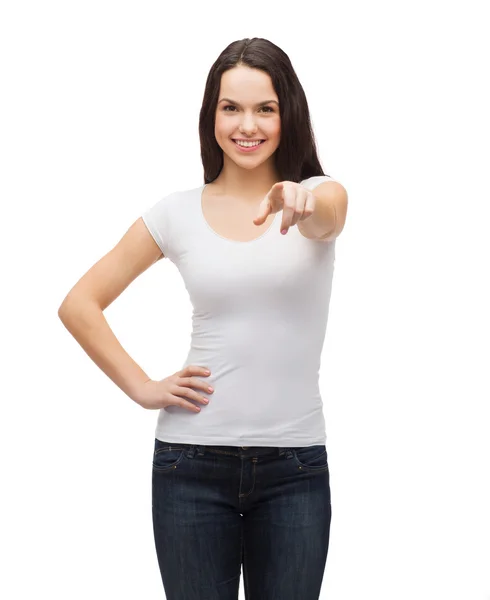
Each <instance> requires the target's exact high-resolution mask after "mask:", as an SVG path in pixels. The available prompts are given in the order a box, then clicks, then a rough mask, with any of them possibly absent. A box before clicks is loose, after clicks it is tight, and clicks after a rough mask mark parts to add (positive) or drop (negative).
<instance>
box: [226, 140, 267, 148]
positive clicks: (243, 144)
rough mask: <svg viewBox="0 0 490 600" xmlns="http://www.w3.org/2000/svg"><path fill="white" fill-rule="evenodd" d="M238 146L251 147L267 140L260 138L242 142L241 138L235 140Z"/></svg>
mask: <svg viewBox="0 0 490 600" xmlns="http://www.w3.org/2000/svg"><path fill="white" fill-rule="evenodd" d="M233 141H234V142H235V144H236V145H237V146H243V147H244V148H251V147H252V146H258V145H259V144H262V143H263V142H264V141H265V140H258V141H255V142H242V141H241V140H233Z"/></svg>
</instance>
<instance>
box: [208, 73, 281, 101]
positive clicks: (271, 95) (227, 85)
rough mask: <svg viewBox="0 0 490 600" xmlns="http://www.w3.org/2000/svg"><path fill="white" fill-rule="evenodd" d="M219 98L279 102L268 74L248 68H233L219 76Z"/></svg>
mask: <svg viewBox="0 0 490 600" xmlns="http://www.w3.org/2000/svg"><path fill="white" fill-rule="evenodd" d="M219 93H220V97H221V96H228V97H229V98H233V99H234V100H237V101H238V102H240V101H243V102H246V101H247V99H249V100H250V101H254V102H255V101H260V100H266V99H271V100H272V99H274V100H279V99H278V97H277V94H276V93H275V91H274V87H273V85H272V79H271V78H270V76H269V74H268V73H265V72H264V71H261V70H260V69H251V68H250V67H243V66H241V67H234V68H232V69H229V70H228V71H225V72H224V73H223V75H222V76H221V85H220V90H219Z"/></svg>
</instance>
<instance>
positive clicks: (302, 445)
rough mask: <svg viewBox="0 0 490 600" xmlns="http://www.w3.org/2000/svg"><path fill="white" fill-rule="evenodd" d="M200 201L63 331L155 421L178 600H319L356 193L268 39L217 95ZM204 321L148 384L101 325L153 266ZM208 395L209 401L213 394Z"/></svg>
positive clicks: (205, 135)
mask: <svg viewBox="0 0 490 600" xmlns="http://www.w3.org/2000/svg"><path fill="white" fill-rule="evenodd" d="M199 134H200V139H201V156H202V162H203V167H204V185H200V186H199V187H194V188H192V189H187V188H186V189H184V190H180V191H176V192H174V193H171V194H169V195H167V196H166V197H164V198H163V199H161V200H159V201H158V202H157V203H156V204H154V205H152V206H150V207H149V208H148V209H147V210H145V211H144V213H143V214H142V217H141V218H139V219H138V220H137V221H136V222H135V223H133V225H132V226H131V227H130V229H129V230H128V232H127V233H126V234H125V235H124V237H123V238H122V239H121V241H120V242H119V243H118V244H117V246H116V247H115V248H114V249H113V250H111V252H109V253H108V254H107V255H106V256H104V257H103V258H102V259H101V260H100V261H99V262H98V263H97V264H95V265H94V266H93V267H92V268H91V269H90V271H88V273H87V274H86V275H84V277H82V279H81V280H80V281H79V282H78V283H77V285H76V286H75V287H74V288H73V289H72V290H71V291H70V293H69V294H68V296H67V298H66V299H65V301H64V302H63V304H62V306H61V307H60V311H59V314H60V317H61V318H62V320H63V322H64V324H65V326H66V327H67V328H68V329H69V331H70V332H71V333H72V334H73V335H74V336H75V337H76V339H77V341H78V342H79V343H80V344H81V345H82V346H83V347H84V349H85V350H86V352H87V353H88V354H89V356H90V357H91V358H92V359H93V360H94V361H95V363H96V364H97V365H98V366H99V367H100V368H101V369H103V370H104V372H105V373H106V374H107V375H108V376H109V377H110V378H111V379H112V380H113V381H114V383H115V384H116V385H118V386H119V387H120V388H121V389H122V390H123V391H124V392H125V393H126V394H127V395H128V396H129V397H130V398H131V399H133V400H134V401H135V402H137V403H138V404H139V405H141V406H142V407H143V408H147V409H158V410H159V416H158V423H157V427H156V435H155V440H154V451H153V469H152V490H153V505H152V510H153V526H154V535H155V545H156V551H157V557H158V563H159V567H160V571H161V576H162V581H163V586H164V589H165V594H166V597H167V598H168V600H212V599H213V600H214V599H216V600H218V599H219V600H231V599H233V600H236V599H237V598H238V590H239V581H240V574H241V566H242V565H243V573H244V588H245V592H246V597H247V598H263V599H264V600H266V599H268V598H280V599H281V600H299V599H301V600H314V599H317V598H318V597H319V594H320V588H321V583H322V579H323V574H324V569H325V564H326V558H327V550H328V544H329V532H330V521H331V499H330V485H329V468H328V462H327V450H326V445H325V443H326V433H325V422H324V417H323V409H322V398H321V395H320V391H319V387H318V375H319V368H320V354H321V351H322V347H323V342H324V337H325V331H326V325H327V316H328V307H329V301H330V293H331V284H332V277H333V270H334V259H335V240H336V238H337V236H338V235H339V233H340V232H341V231H342V229H343V226H344V223H345V218H346V211H347V194H346V190H345V189H344V187H343V186H342V185H341V184H340V183H339V182H336V181H334V180H333V179H331V178H330V177H329V176H327V175H325V174H324V173H323V170H322V168H321V166H320V162H319V160H318V157H317V153H316V148H315V141H314V135H313V132H312V128H311V122H310V117H309V112H308V105H307V101H306V98H305V94H304V91H303V88H302V87H301V84H300V82H299V81H298V78H297V76H296V74H295V72H294V70H293V67H292V65H291V63H290V60H289V58H288V56H287V55H286V54H285V53H284V52H283V51H282V50H281V49H280V48H278V47H277V46H276V45H274V44H273V43H271V42H269V41H268V40H265V39H262V38H253V39H249V38H247V39H244V40H240V41H236V42H233V43H232V44H230V45H229V46H228V47H227V48H226V49H225V50H224V51H223V52H222V53H221V55H220V56H219V57H218V59H217V60H216V62H215V63H214V64H213V66H212V68H211V71H210V73H209V75H208V78H207V81H206V87H205V91H204V101H203V104H202V108H201V113H200V120H199ZM163 257H167V258H169V259H170V260H171V261H172V262H173V263H174V264H175V265H176V266H177V268H178V269H179V271H180V273H181V275H182V277H183V279H184V281H185V285H186V288H187V290H188V292H189V295H190V299H191V302H192V304H193V307H194V312H193V332H192V340H191V347H190V349H189V353H188V356H187V358H186V360H185V361H184V363H183V366H182V369H181V370H180V371H178V372H177V373H174V374H172V375H170V376H168V377H166V378H165V379H162V380H160V381H153V380H151V379H150V378H149V377H148V376H147V374H146V373H145V372H144V371H143V370H142V369H141V367H140V366H139V365H137V364H136V363H135V361H133V359H132V358H131V357H130V356H129V355H128V354H127V353H126V352H125V350H124V349H123V348H122V347H121V345H120V344H119V342H118V341H117V339H116V337H115V336H114V334H113V333H112V331H111V329H110V328H109V326H108V324H107V322H106V320H105V318H104V317H103V314H102V312H103V310H104V309H105V308H106V307H107V306H108V305H109V304H110V303H111V302H113V301H114V299H115V298H117V297H118V296H119V294H121V293H122V291H123V290H124V289H125V288H126V287H127V286H128V285H129V284H130V283H131V282H132V281H133V280H134V279H135V278H136V277H138V276H139V275H140V274H141V273H142V272H143V271H145V270H146V269H147V268H149V267H150V266H151V265H152V264H154V263H155V261H157V260H159V259H161V258H163ZM210 385H212V387H209V386H210Z"/></svg>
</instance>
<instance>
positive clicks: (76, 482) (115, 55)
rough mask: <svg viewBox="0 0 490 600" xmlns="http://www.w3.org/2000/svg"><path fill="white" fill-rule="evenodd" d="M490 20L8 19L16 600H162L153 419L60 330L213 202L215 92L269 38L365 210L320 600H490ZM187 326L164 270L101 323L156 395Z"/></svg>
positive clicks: (334, 170) (137, 7)
mask: <svg viewBox="0 0 490 600" xmlns="http://www.w3.org/2000/svg"><path fill="white" fill-rule="evenodd" d="M485 5H486V3H485V2H483V1H482V2H476V1H468V0H467V1H465V2H444V3H443V2H435V1H430V2H428V1H427V0H425V1H423V2H421V1H412V2H410V3H399V2H388V1H385V2H380V1H373V2H361V1H357V2H353V1H349V0H342V2H325V1H322V2H318V3H315V2H301V3H293V4H291V5H287V4H285V3H284V2H279V1H269V2H266V3H257V4H255V3H238V4H237V3H224V2H205V3H202V4H199V5H197V4H196V5H189V4H187V3H164V2H156V1H152V2H150V1H142V0H140V1H139V2H121V1H119V2H115V1H107V0H97V1H96V2H94V1H91V0H85V1H84V2H66V1H63V2H62V1H58V2H55V1H52V0H46V1H45V2H22V1H17V2H15V3H14V2H10V3H7V2H4V3H2V7H1V12H0V23H1V25H0V55H1V57H2V58H1V86H2V92H1V95H0V102H1V112H0V118H1V134H0V151H1V156H0V159H1V171H2V175H1V180H0V185H1V190H0V192H1V207H2V217H3V218H2V227H1V232H2V234H1V236H0V238H1V248H0V250H1V260H2V289H3V291H2V295H1V302H2V311H1V318H2V333H1V336H0V337H1V344H2V348H1V350H2V378H1V392H0V393H1V397H2V403H1V408H2V415H1V419H0V428H1V429H0V451H1V456H2V464H1V479H2V489H3V492H2V496H1V498H2V510H1V523H0V527H1V532H2V534H1V548H0V549H1V552H2V555H3V557H2V577H1V579H0V596H1V597H2V598H6V599H8V600H17V599H19V600H20V599H22V600H24V599H25V598H50V599H51V600H55V599H63V600H66V599H70V600H78V599H84V600H85V599H87V598H90V599H94V600H99V599H100V600H102V599H104V600H105V599H107V598H118V599H120V600H122V599H126V598H128V599H135V598H145V600H151V599H153V598H154V599H159V598H163V597H164V594H163V587H162V583H161V580H160V573H159V570H158V564H157V558H156V553H155V549H154V541H153V531H152V522H151V470H152V469H151V462H152V451H153V443H154V436H153V434H154V428H155V425H156V419H157V414H158V413H157V412H156V411H147V410H144V409H142V408H141V407H140V406H138V405H137V404H135V403H134V402H133V401H132V400H131V399H129V398H128V397H127V396H126V395H125V394H124V393H122V392H121V390H120V389H119V388H118V387H117V386H116V385H115V384H114V383H113V382H112V381H111V380H110V379H109V378H108V377H107V376H106V375H104V373H103V372H102V371H101V370H99V369H98V367H97V366H96V365H95V364H94V363H93V362H92V361H91V360H90V359H89V358H88V356H87V355H86V354H85V352H84V351H83V350H82V348H81V347H80V346H79V345H78V344H77V342H76V340H75V339H74V338H73V337H72V336H71V335H70V334H69V333H68V331H67V330H66V329H65V328H64V326H63V324H62V323H61V321H60V320H59V318H58V315H57V311H58V308H59V305H60V304H61V302H62V300H63V298H64V297H65V295H66V294H67V293H68V291H69V290H70V289H71V287H72V286H73V285H74V284H75V283H76V282H77V281H78V279H79V278H80V277H81V276H82V275H83V274H84V273H85V272H86V271H87V270H88V269H89V268H90V267H91V266H92V265H93V264H94V263H95V262H96V261H97V260H99V259H100V258H101V257H102V256H103V255H104V254H106V253H107V252H108V251H109V250H110V249H111V248H112V247H113V246H114V245H115V244H116V243H117V242H118V241H119V239H120V238H121V237H122V236H123V235H124V233H125V232H126V231H127V229H128V228H129V226H130V225H131V224H132V223H133V222H134V220H135V219H137V218H138V217H139V216H140V214H141V213H142V212H143V210H144V209H145V208H147V207H149V206H151V205H152V204H153V203H154V202H156V201H157V200H158V199H160V198H161V197H163V196H164V195H166V194H169V193H171V192H172V191H175V190H178V189H185V188H188V189H190V188H192V187H197V186H199V185H202V183H203V172H202V165H201V162H200V148H199V136H198V116H199V110H200V106H201V102H202V96H203V91H204V84H205V79H206V77H207V74H208V71H209V69H210V67H211V65H212V63H213V62H214V61H215V60H216V58H217V56H218V55H219V53H220V52H221V51H222V50H223V49H224V48H225V47H226V46H227V45H228V44H229V43H230V42H232V41H234V40H238V39H242V38H245V37H254V36H257V37H265V38H267V39H269V40H271V41H273V42H274V43H275V44H277V45H279V46H280V47H281V48H283V50H284V51H285V52H286V53H287V54H288V55H289V57H290V59H291V61H292V63H293V66H294V68H295V70H296V72H297V74H298V77H299V79H300V81H301V83H302V85H303V87H304V89H305V92H306V95H307V98H308V102H309V106H310V110H311V117H312V121H313V126H314V130H315V134H316V137H317V143H318V149H319V154H320V160H321V162H322V165H323V167H324V170H325V172H326V173H328V174H329V175H331V176H332V177H333V178H334V179H336V180H338V181H340V182H341V183H342V184H343V185H344V186H345V188H346V189H347V191H348V195H349V211H348V216H347V223H346V226H345V229H344V231H343V232H342V234H341V235H340V237H339V238H338V240H337V245H336V263H335V275H334V282H333V291H332V299H331V305H330V315H329V322H328V328H327V336H326V341H325V346H324V352H323V355H322V370H321V382H320V383H321V392H322V396H323V399H324V410H325V418H326V423H327V437H328V439H327V448H328V454H329V464H330V484H331V491H332V508H333V517H332V525H331V539H330V549H329V555H328V560H327V566H326V570H325V577H324V581H323V588H322V594H321V598H325V599H327V598H328V600H354V599H360V598H362V599H369V600H370V599H373V600H374V599H375V600H414V599H415V598H416V599H417V600H488V599H489V598H490V510H489V508H490V474H489V471H490V469H489V464H490V436H489V409H488V404H489V400H490V389H489V387H490V386H489V334H490V327H489V306H490V294H489V286H488V275H489V267H488V262H489V258H490V244H489V241H488V240H489V233H488V231H489V220H488V210H487V208H488V204H489V201H490V182H489V162H490V161H489V158H490V156H489V154H490V153H489V139H490V123H489V121H490V119H489V110H488V107H489V106H490V95H489V92H488V88H487V87H486V86H487V85H488V55H489V51H490V48H489V46H490V44H489V38H488V21H486V20H485V19H484V18H483V14H484V12H483V11H484V7H485ZM487 8H488V7H487ZM183 181H184V182H185V183H184V184H183V183H182V182H183ZM191 310H192V307H191V305H190V303H189V299H188V296H187V292H186V290H185V287H184V284H183V282H182V280H181V278H180V275H179V273H178V271H177V269H176V268H175V267H174V265H172V263H170V261H168V260H163V261H160V262H158V263H156V264H155V265H154V266H153V267H151V268H150V269H149V270H148V271H146V272H145V273H144V274H143V275H141V276H140V277H139V278H138V279H137V280H136V281H135V282H134V283H133V284H132V285H131V286H130V288H128V289H127V290H126V291H125V292H124V294H122V295H121V296H120V297H119V298H118V299H117V300H116V301H115V302H114V303H113V304H112V305H111V306H109V307H108V308H107V310H106V311H105V313H104V314H105V316H106V318H107V320H108V322H109V324H110V326H111V327H112V329H113V331H114V333H115V334H116V336H117V337H118V339H119V341H120V342H121V343H122V344H123V346H124V348H125V349H126V350H127V351H128V352H129V353H130V355H131V356H132V357H133V358H134V359H135V360H136V361H137V362H138V364H140V365H141V366H142V368H143V369H144V370H145V371H146V372H147V373H148V374H149V375H150V376H151V377H153V378H155V379H162V378H164V377H166V376H168V375H170V374H171V373H174V372H175V371H176V370H178V369H179V368H180V365H181V362H182V360H183V359H184V358H185V356H186V353H187V349H188V345H189V341H190V332H191V330H190V326H191V323H190V318H191ZM189 551H190V552H192V548H190V549H189ZM240 598H244V595H243V582H241V583H240ZM203 600H204V599H203ZM298 600H300V599H298Z"/></svg>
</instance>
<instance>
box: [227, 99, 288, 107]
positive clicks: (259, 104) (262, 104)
mask: <svg viewBox="0 0 490 600" xmlns="http://www.w3.org/2000/svg"><path fill="white" fill-rule="evenodd" d="M220 102H230V103H231V104H236V105H237V106H241V104H239V103H238V102H235V100H231V99H230V98H221V100H220V101H219V102H218V104H219V103H220ZM270 102H275V103H276V104H277V106H279V102H277V100H265V101H264V102H259V103H257V104H256V105H255V106H264V104H269V103H270Z"/></svg>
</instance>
